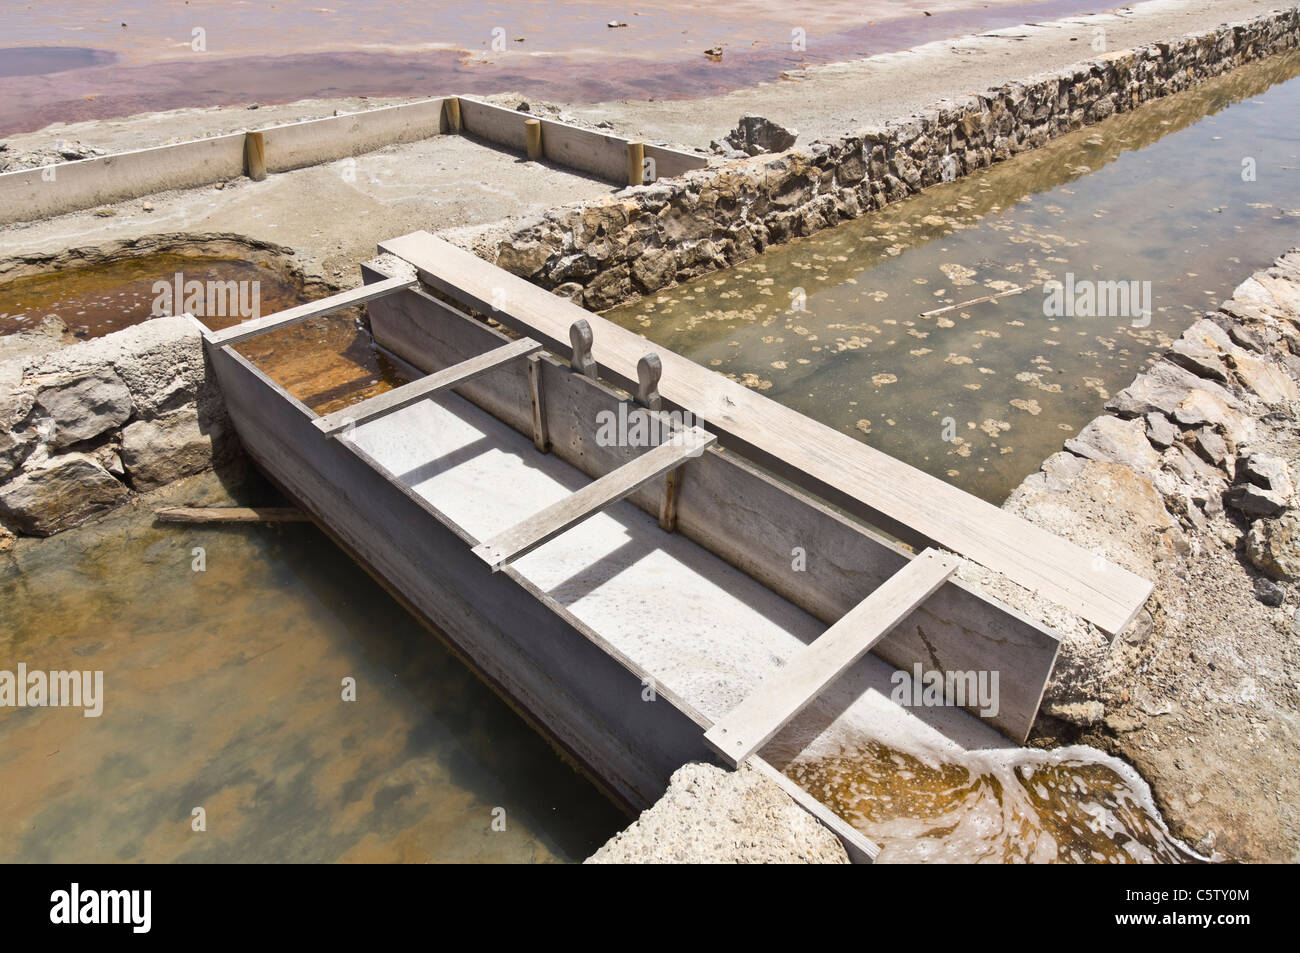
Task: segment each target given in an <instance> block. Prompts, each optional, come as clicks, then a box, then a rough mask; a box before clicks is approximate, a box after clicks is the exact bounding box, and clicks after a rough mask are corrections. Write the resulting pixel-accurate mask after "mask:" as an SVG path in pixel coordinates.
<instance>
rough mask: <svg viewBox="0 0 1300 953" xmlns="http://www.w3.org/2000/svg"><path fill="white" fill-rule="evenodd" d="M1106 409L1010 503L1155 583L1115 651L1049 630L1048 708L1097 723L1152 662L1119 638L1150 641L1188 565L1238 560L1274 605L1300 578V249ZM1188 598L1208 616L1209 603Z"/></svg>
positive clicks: (1089, 632) (1245, 286)
mask: <svg viewBox="0 0 1300 953" xmlns="http://www.w3.org/2000/svg"><path fill="white" fill-rule="evenodd" d="M1106 410H1107V411H1108V413H1106V414H1103V415H1102V416H1099V417H1097V418H1096V419H1094V420H1093V421H1091V422H1090V423H1089V424H1087V426H1085V427H1084V428H1083V429H1082V430H1080V431H1079V433H1078V434H1077V435H1076V436H1075V437H1073V438H1072V439H1070V440H1067V441H1066V442H1065V448H1064V450H1062V451H1061V452H1060V453H1057V454H1055V455H1053V456H1052V457H1050V458H1048V460H1047V461H1045V462H1044V463H1043V465H1042V467H1041V468H1040V471H1039V472H1038V473H1034V474H1032V475H1030V476H1029V477H1027V478H1026V479H1025V480H1024V481H1023V482H1022V483H1021V485H1020V486H1019V487H1017V489H1016V490H1015V491H1014V492H1013V493H1012V494H1011V495H1010V496H1009V497H1008V498H1007V501H1006V503H1005V504H1004V506H1005V507H1006V508H1007V509H1009V510H1012V511H1013V512H1016V513H1018V514H1019V515H1022V516H1024V517H1025V518H1027V519H1029V520H1031V521H1032V522H1036V523H1039V524H1041V525H1044V526H1045V527H1046V528H1049V529H1051V530H1052V531H1053V532H1057V533H1059V534H1060V535H1062V536H1065V537H1067V538H1070V539H1073V540H1074V541H1075V542H1077V543H1079V544H1081V545H1083V546H1084V547H1085V548H1087V549H1089V550H1091V551H1096V552H1099V553H1104V554H1105V555H1107V556H1108V557H1112V558H1114V559H1116V561H1118V562H1120V563H1121V564H1122V565H1124V566H1126V568H1129V569H1131V570H1133V571H1134V572H1137V573H1139V574H1141V575H1143V576H1145V577H1146V578H1148V579H1153V580H1155V582H1156V592H1155V594H1154V596H1153V600H1152V603H1151V604H1150V605H1149V607H1148V611H1146V612H1145V613H1144V614H1143V618H1142V619H1141V620H1140V621H1139V623H1138V625H1137V626H1136V627H1135V628H1134V630H1133V631H1131V632H1129V633H1126V634H1125V636H1124V637H1123V639H1122V640H1121V645H1120V646H1118V647H1116V646H1112V645H1111V644H1110V643H1109V642H1108V641H1107V640H1106V639H1105V638H1104V637H1103V636H1102V635H1101V634H1100V633H1099V632H1097V631H1096V630H1095V629H1092V627H1090V626H1088V627H1085V626H1078V625H1075V626H1070V625H1060V623H1059V620H1054V621H1056V622H1057V623H1058V626H1059V627H1060V628H1061V629H1062V631H1063V632H1064V633H1065V635H1066V638H1065V640H1064V642H1063V644H1062V649H1061V655H1060V657H1059V659H1058V661H1057V669H1056V673H1055V675H1054V676H1053V681H1052V684H1051V685H1050V686H1049V688H1048V691H1047V696H1046V699H1045V701H1046V705H1047V711H1048V712H1049V713H1052V714H1057V715H1060V716H1062V717H1065V718H1066V719H1067V720H1072V721H1076V722H1077V723H1080V724H1088V723H1091V722H1093V721H1096V720H1099V719H1100V718H1101V717H1102V715H1103V714H1104V708H1105V704H1106V701H1107V698H1106V695H1107V683H1108V681H1111V682H1113V681H1114V679H1115V678H1116V677H1123V676H1124V674H1125V673H1126V672H1131V671H1132V670H1133V668H1134V665H1135V664H1136V662H1137V660H1138V659H1139V658H1140V657H1141V655H1142V654H1143V653H1142V652H1141V651H1138V652H1130V651H1128V649H1127V648H1126V647H1125V645H1124V644H1123V642H1124V641H1127V642H1129V643H1134V644H1136V643H1140V642H1142V641H1143V640H1144V639H1145V638H1146V637H1147V635H1148V634H1149V632H1150V629H1151V625H1152V621H1153V616H1152V610H1153V609H1155V610H1156V611H1158V610H1159V607H1160V606H1161V605H1162V604H1168V602H1169V601H1170V590H1171V589H1175V588H1177V587H1179V586H1181V585H1185V583H1186V579H1185V578H1183V577H1182V576H1181V575H1180V565H1181V563H1180V560H1181V559H1182V557H1185V556H1188V555H1189V554H1192V553H1195V554H1197V555H1199V554H1202V553H1205V552H1209V551H1222V553H1224V554H1231V556H1232V558H1233V561H1234V563H1235V566H1234V567H1233V568H1234V571H1235V570H1242V571H1244V572H1246V573H1247V575H1246V576H1244V577H1243V580H1245V585H1247V587H1248V589H1249V591H1250V593H1252V594H1253V597H1254V599H1255V601H1257V602H1260V603H1261V604H1263V605H1265V606H1270V604H1271V606H1273V607H1275V606H1278V605H1281V604H1282V602H1283V601H1284V599H1285V592H1284V591H1283V588H1282V587H1283V586H1289V585H1291V584H1293V583H1295V582H1297V581H1300V514H1298V513H1296V512H1294V511H1293V509H1292V507H1293V505H1294V502H1295V496H1294V493H1295V486H1294V483H1293V480H1292V476H1291V468H1292V464H1291V463H1289V462H1288V459H1287V456H1288V450H1287V446H1288V444H1289V443H1290V442H1292V440H1293V439H1294V442H1296V443H1297V444H1300V425H1298V424H1297V411H1300V248H1298V249H1293V250H1292V251H1290V252H1288V253H1287V254H1286V255H1284V256H1282V257H1281V258H1279V259H1278V260H1277V261H1276V262H1275V264H1274V265H1273V267H1271V268H1269V269H1267V270H1266V271H1262V272H1259V273H1257V274H1255V275H1253V276H1252V277H1251V278H1249V279H1248V280H1247V281H1245V282H1243V283H1242V284H1241V285H1239V286H1238V287H1237V289H1236V290H1235V291H1234V293H1233V297H1232V298H1231V299H1230V300H1228V301H1226V302H1224V303H1223V304H1222V305H1221V307H1220V309H1219V310H1218V311H1216V312H1213V313H1210V314H1207V315H1206V316H1205V317H1204V318H1202V319H1201V320H1199V321H1197V322H1196V323H1195V324H1193V325H1192V326H1191V327H1190V328H1188V329H1187V330H1186V331H1185V332H1183V335H1182V337H1181V338H1179V339H1178V340H1177V341H1175V342H1174V344H1173V345H1172V346H1171V347H1170V348H1169V349H1168V350H1167V351H1166V352H1165V353H1164V354H1163V355H1162V356H1161V358H1160V359H1159V360H1157V361H1156V362H1155V363H1154V364H1153V365H1152V366H1151V367H1150V368H1149V369H1148V370H1146V371H1144V372H1143V373H1142V374H1139V375H1138V376H1137V378H1136V379H1135V380H1134V381H1133V382H1132V383H1131V384H1130V385H1129V386H1128V387H1126V388H1124V389H1123V390H1122V391H1120V392H1119V393H1118V394H1116V395H1115V396H1114V397H1112V398H1111V399H1110V400H1109V401H1108V402H1107V404H1106ZM1247 567H1249V568H1247ZM1224 571H1225V572H1226V571H1227V570H1226V568H1225V570H1224ZM1225 578H1226V577H1225ZM1188 592H1189V593H1190V594H1192V595H1198V597H1199V598H1200V599H1201V602H1202V604H1203V605H1207V606H1208V605H1209V604H1210V603H1211V602H1213V600H1214V598H1215V593H1214V592H1213V591H1212V590H1211V591H1207V592H1203V593H1199V594H1197V593H1195V592H1194V591H1193V590H1190V589H1189V590H1188ZM1004 595H1005V594H1004ZM1184 621H1186V620H1184ZM1288 627H1289V623H1288Z"/></svg>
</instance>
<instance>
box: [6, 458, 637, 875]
mask: <svg viewBox="0 0 1300 953" xmlns="http://www.w3.org/2000/svg"><path fill="white" fill-rule="evenodd" d="M218 489H219V488H218V487H217V485H216V481H215V478H212V477H210V476H209V477H205V478H201V479H198V480H191V481H185V482H184V483H182V484H178V485H175V486H174V487H173V488H171V489H170V490H169V491H168V493H169V494H172V496H173V498H172V499H171V500H170V503H169V504H167V505H179V504H183V503H186V502H190V501H194V502H199V503H208V502H212V501H216V500H220V499H221V494H220V493H219V492H218ZM153 505H154V504H151V505H150V506H149V507H148V508H145V507H138V506H131V507H129V508H126V509H124V510H120V511H118V512H116V513H114V514H113V515H111V516H110V517H108V518H107V519H105V520H103V521H101V522H99V523H96V524H93V525H89V526H85V527H82V528H79V529H75V530H71V531H68V532H66V533H63V534H60V535H59V536H56V537H52V538H51V539H48V540H42V541H23V542H20V543H19V545H18V547H17V549H16V550H15V552H14V554H12V555H10V556H0V670H6V671H10V672H13V671H16V668H17V664H18V663H19V662H24V663H26V665H27V667H28V669H29V670H37V669H39V670H42V671H50V670H55V671H59V670H77V671H81V670H97V671H102V672H103V695H104V708H103V713H102V715H100V717H98V718H87V717H84V716H83V714H82V711H81V710H80V709H73V708H33V707H27V708H12V707H0V861H4V862H75V863H83V862H121V861H151V862H169V861H177V862H190V861H203V862H281V861H298V862H327V861H331V862H332V861H356V862H363V861H364V862H389V861H400V862H451V861H468V862H556V861H575V860H581V859H582V858H583V857H585V856H587V855H588V854H590V853H591V852H592V851H593V850H595V848H596V847H598V846H600V844H601V843H603V842H604V841H605V840H606V839H607V838H608V837H609V836H611V835H612V834H613V833H614V832H615V831H617V830H619V829H620V828H621V827H623V826H624V825H625V824H626V819H625V818H624V817H623V816H622V814H620V813H619V812H618V811H617V810H615V808H614V807H613V806H612V805H611V804H610V802H608V801H607V800H605V798H604V797H603V796H602V795H601V794H600V793H599V792H598V791H597V790H596V789H595V788H594V787H593V786H592V785H591V784H590V783H588V782H587V781H586V780H585V779H584V778H583V777H582V776H580V775H579V774H578V773H576V772H575V771H574V770H573V769H572V768H570V767H569V766H568V765H567V764H566V763H565V762H564V761H562V760H561V758H560V757H559V755H558V754H557V753H556V752H555V751H554V750H552V749H551V748H550V747H549V746H548V744H547V743H546V742H545V741H544V740H543V739H542V738H541V737H540V736H539V735H538V734H537V733H535V732H534V731H533V729H532V728H531V727H529V726H528V724H527V723H525V722H524V721H523V719H522V718H520V717H519V716H518V715H517V714H516V713H515V712H513V711H512V710H511V709H510V708H509V707H508V706H507V705H506V704H505V703H504V702H503V701H501V700H500V699H499V698H498V697H497V696H496V695H495V694H493V693H492V692H491V691H490V690H489V689H488V688H487V687H486V686H484V685H483V684H482V683H481V682H480V681H479V680H478V679H477V678H476V677H475V676H474V675H472V674H471V673H470V671H469V670H468V669H467V668H466V667H465V665H464V664H463V663H462V662H461V661H460V660H459V659H458V658H456V657H455V656H453V655H452V654H451V653H450V652H449V651H448V650H447V649H446V648H444V647H443V645H442V644H441V643H440V642H439V641H438V640H437V639H436V637H435V636H433V635H432V634H430V633H429V632H428V631H426V630H425V629H423V628H422V627H421V626H420V625H418V624H417V623H416V622H415V621H414V620H413V619H412V618H411V617H410V616H409V615H408V614H407V613H406V611H405V610H404V609H403V608H402V607H401V606H400V605H398V604H397V603H396V602H395V601H394V600H393V599H392V598H391V597H390V596H389V595H388V594H387V593H386V592H384V591H383V590H382V589H381V588H379V587H378V586H377V585H376V584H375V583H374V582H373V581H372V580H371V579H370V577H369V576H367V575H366V574H365V573H364V572H362V571H361V570H360V569H358V568H357V567H356V566H355V565H354V564H353V563H352V562H351V561H350V560H349V559H348V558H347V556H345V555H344V554H343V553H342V552H341V551H340V550H339V549H338V548H337V547H336V546H335V545H334V544H333V543H332V542H331V541H330V540H329V539H328V538H326V537H325V536H324V535H322V534H321V533H320V531H319V530H317V529H315V528H314V527H313V526H311V525H310V524H281V525H278V526H268V525H241V526H231V527H210V526H209V527H204V526H178V525H175V524H170V525H168V524H155V523H154V522H153V519H152V506H153ZM196 549H201V550H202V551H203V559H204V569H203V571H201V572H196V571H195V558H196ZM347 678H351V679H354V680H355V686H356V691H355V697H356V700H355V701H345V700H344V699H343V693H344V692H343V680H344V679H347ZM196 808H202V809H203V812H204V815H205V821H206V825H205V826H206V830H203V831H196V830H194V829H193V828H194V824H195V820H194V818H195V815H194V810H195V809H196ZM502 812H504V813H502ZM502 819H503V820H504V830H500V829H497V828H499V827H501V820H502ZM494 822H496V823H494Z"/></svg>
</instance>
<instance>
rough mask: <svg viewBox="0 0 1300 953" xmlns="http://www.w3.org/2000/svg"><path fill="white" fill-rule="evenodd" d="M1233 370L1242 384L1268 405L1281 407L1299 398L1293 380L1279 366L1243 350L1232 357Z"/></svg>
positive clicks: (1299, 391)
mask: <svg viewBox="0 0 1300 953" xmlns="http://www.w3.org/2000/svg"><path fill="white" fill-rule="evenodd" d="M1233 371H1234V372H1235V373H1236V375H1237V379H1238V380H1239V381H1241V383H1242V386H1243V387H1245V388H1246V389H1247V390H1250V391H1253V392H1254V393H1256V394H1257V395H1259V398H1260V399H1261V400H1262V401H1264V403H1266V404H1268V405H1269V406H1270V407H1282V406H1286V405H1287V404H1289V403H1291V402H1293V401H1295V400H1300V390H1297V388H1296V384H1295V381H1293V380H1291V378H1290V376H1288V375H1287V373H1286V372H1285V371H1283V370H1281V369H1280V368H1277V367H1274V366H1273V365H1272V364H1269V363H1268V362H1267V361H1262V360H1260V359H1259V358H1257V357H1252V356H1250V355H1249V354H1246V353H1244V352H1241V353H1238V354H1237V355H1236V356H1235V357H1234V358H1233Z"/></svg>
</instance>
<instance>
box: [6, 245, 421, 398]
mask: <svg viewBox="0 0 1300 953" xmlns="http://www.w3.org/2000/svg"><path fill="white" fill-rule="evenodd" d="M177 275H180V276H181V284H180V286H179V287H180V293H179V294H178V293H177V292H176V291H175V290H174V289H175V288H176V287H177V284H176V276H177ZM190 281H199V282H202V283H203V284H204V287H205V288H206V287H207V284H208V282H219V283H223V284H224V283H227V282H235V283H236V287H237V289H238V290H237V291H236V292H235V293H234V294H232V295H229V296H223V297H221V298H220V299H213V300H212V301H211V302H210V306H209V307H206V308H203V307H192V308H190V309H189V310H190V311H191V312H192V313H194V314H195V315H196V316H198V317H200V319H201V320H202V321H203V323H204V324H206V325H207V326H208V327H210V328H212V329H213V330H220V329H222V328H227V327H230V326H232V325H234V324H238V323H239V322H240V321H241V320H245V319H247V318H250V317H255V316H259V315H260V316H265V315H269V314H274V313H276V312H278V311H283V310H285V309H287V308H291V307H293V306H294V305H298V304H302V303H304V302H305V301H307V300H309V299H310V298H312V297H319V296H320V295H315V296H312V295H308V294H305V293H304V291H303V289H302V287H301V284H300V282H298V281H296V280H295V279H294V278H293V277H292V276H291V275H290V274H288V273H287V272H285V271H284V270H281V269H277V268H275V267H273V266H272V265H270V264H267V263H265V262H250V261H243V260H239V259H236V258H228V257H203V256H193V255H185V254H177V253H170V252H168V253H160V254H151V255H144V256H138V257H124V258H121V259H119V260H116V261H112V262H108V263H105V264H98V265H93V266H87V267H81V268H69V269H64V270H61V271H56V272H51V273H47V274H42V275H33V276H29V277H24V278H18V279H15V280H13V281H10V282H7V283H5V284H2V285H0V334H7V333H11V332H14V331H23V330H31V329H33V328H35V327H36V326H37V325H38V324H39V323H40V321H41V319H42V318H44V317H45V316H46V315H50V314H52V315H54V316H56V317H57V318H59V319H60V320H61V321H63V323H64V324H66V325H67V326H68V329H69V330H70V331H71V332H73V333H74V334H75V335H76V336H77V337H82V338H92V337H100V336H102V335H105V334H110V333H112V332H114V331H119V330H121V329H122V328H126V327H130V326H131V325H134V324H138V323H140V322H141V321H147V320H149V319H150V318H151V317H156V316H158V315H160V314H171V313H174V312H179V311H181V310H184V309H183V308H179V307H176V301H177V300H182V299H183V297H184V296H185V295H186V294H188V292H187V291H186V289H185V286H186V283H188V282H190ZM158 282H162V283H163V284H165V285H167V286H168V288H169V289H173V290H169V291H163V290H162V289H161V288H160V287H159V286H158V284H157V283H158ZM238 350H239V351H240V353H242V354H243V355H244V356H246V357H248V358H249V359H250V360H251V361H253V363H255V364H256V365H258V366H259V367H260V368H262V369H263V370H265V371H266V372H267V373H269V374H270V375H271V376H272V377H274V378H275V379H276V380H277V381H278V382H279V383H280V384H281V385H282V386H284V387H285V388H287V389H288V390H289V391H290V392H291V393H292V394H293V395H294V396H295V397H297V398H299V399H300V400H302V401H303V402H304V403H306V404H307V405H308V406H310V407H311V408H312V409H313V410H316V411H317V412H319V413H329V412H330V411H332V410H337V409H339V408H340V407H345V406H347V405H348V404H350V403H355V402H356V401H358V400H364V399H365V398H367V397H370V396H373V395H374V394H377V393H380V392H382V391H384V390H387V389H389V388H390V387H393V386H395V385H396V384H399V383H401V382H402V381H403V378H402V376H401V373H400V371H399V370H398V368H397V367H396V366H394V365H393V363H392V362H391V361H390V360H388V359H387V358H386V357H384V356H383V355H382V354H380V353H379V352H377V351H376V350H375V348H374V346H373V343H372V341H371V338H370V334H369V332H368V331H367V330H366V329H365V326H364V324H363V323H362V322H361V320H360V312H359V311H358V310H357V309H351V310H350V311H347V312H340V313H339V314H336V315H332V316H330V317H327V318H322V319H320V320H316V321H309V322H307V323H305V324H300V325H296V326H294V327H292V328H287V329H285V330H283V331H276V332H273V333H271V334H267V335H264V336H262V337H259V338H255V339H253V340H251V341H248V342H246V343H244V344H242V345H240V346H239V347H238Z"/></svg>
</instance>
